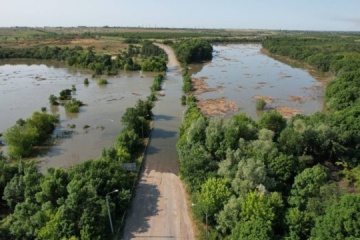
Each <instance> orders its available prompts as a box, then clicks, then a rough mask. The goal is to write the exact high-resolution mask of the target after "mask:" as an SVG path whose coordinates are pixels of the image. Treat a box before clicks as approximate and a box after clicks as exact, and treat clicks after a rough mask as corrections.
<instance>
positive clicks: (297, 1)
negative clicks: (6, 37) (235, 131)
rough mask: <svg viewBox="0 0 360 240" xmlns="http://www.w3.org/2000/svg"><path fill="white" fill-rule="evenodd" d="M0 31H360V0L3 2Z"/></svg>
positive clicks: (89, 0) (44, 0) (60, 0)
mask: <svg viewBox="0 0 360 240" xmlns="http://www.w3.org/2000/svg"><path fill="white" fill-rule="evenodd" d="M0 6H1V9H0V27H11V26H30V27H43V26H63V27H70V26H121V27H126V26H130V27H138V26H140V27H174V28H182V27H184V28H236V29H275V30H279V29H282V30H327V31H360V0H261V1H260V0H222V1H219V0H182V1H175V0H166V1H165V0H152V1H151V0H126V1H124V0H101V1H100V0H1V5H0Z"/></svg>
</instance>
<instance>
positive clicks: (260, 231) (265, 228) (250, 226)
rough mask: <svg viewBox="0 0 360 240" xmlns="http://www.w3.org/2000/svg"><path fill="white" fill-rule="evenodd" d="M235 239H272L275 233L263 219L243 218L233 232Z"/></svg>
mask: <svg viewBox="0 0 360 240" xmlns="http://www.w3.org/2000/svg"><path fill="white" fill-rule="evenodd" d="M230 239H233V240H238V239H242V240H253V239H257V240H271V239H273V233H272V229H271V227H270V226H269V225H268V224H267V223H266V221H265V220H262V219H250V220H247V221H244V220H241V221H240V222H239V223H238V224H237V225H236V227H235V228H234V229H233V231H232V233H231V237H230Z"/></svg>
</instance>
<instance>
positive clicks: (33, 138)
mask: <svg viewBox="0 0 360 240" xmlns="http://www.w3.org/2000/svg"><path fill="white" fill-rule="evenodd" d="M38 137H39V132H38V130H37V128H35V127H30V126H18V125H15V126H13V127H11V128H9V129H8V130H6V132H5V133H4V138H5V141H6V143H7V144H8V146H9V148H8V155H9V156H10V158H21V157H27V156H30V155H31V152H32V148H33V147H34V146H35V144H36V142H37V139H38Z"/></svg>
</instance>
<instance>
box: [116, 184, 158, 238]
mask: <svg viewBox="0 0 360 240" xmlns="http://www.w3.org/2000/svg"><path fill="white" fill-rule="evenodd" d="M159 196H160V192H159V190H158V189H157V188H156V186H155V185H153V184H149V183H144V182H142V181H141V182H139V185H138V187H137V191H136V197H135V201H134V202H133V204H132V207H131V209H132V211H130V212H129V214H128V216H129V217H128V219H131V220H134V221H135V222H131V221H128V222H126V228H127V230H128V231H126V232H128V233H130V234H129V235H127V236H123V238H122V239H124V240H125V239H126V240H128V239H133V238H135V236H136V235H137V234H140V233H144V232H147V231H148V229H149V228H150V225H149V223H148V220H149V218H150V217H151V216H155V215H157V214H158V213H159V209H158V205H157V202H158V200H159ZM134 209H136V212H133V210H134ZM139 213H141V214H139ZM133 214H137V215H136V216H131V215H133ZM130 216H131V217H130Z"/></svg>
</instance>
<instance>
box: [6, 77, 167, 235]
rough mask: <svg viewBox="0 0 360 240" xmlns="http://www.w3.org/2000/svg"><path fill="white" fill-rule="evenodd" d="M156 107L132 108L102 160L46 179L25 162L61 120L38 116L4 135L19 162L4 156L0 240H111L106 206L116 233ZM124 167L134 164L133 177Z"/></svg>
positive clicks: (144, 104)
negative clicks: (123, 165) (153, 109)
mask: <svg viewBox="0 0 360 240" xmlns="http://www.w3.org/2000/svg"><path fill="white" fill-rule="evenodd" d="M158 78H161V79H162V78H163V76H162V75H160V77H159V76H158V77H156V78H154V83H155V82H156V79H158ZM73 102H74V103H78V102H79V101H77V100H76V99H75V98H72V99H71V100H68V101H67V103H66V104H65V107H66V105H67V104H69V103H73ZM153 106H154V103H153V101H152V100H149V99H148V100H141V99H139V100H138V101H137V102H136V104H135V106H134V107H130V108H127V109H126V111H125V114H124V115H123V117H122V118H121V123H122V126H124V128H123V130H122V131H121V132H120V134H119V135H118V136H117V138H116V139H115V142H114V144H113V146H111V147H109V148H106V149H103V150H102V152H101V156H100V157H99V158H97V159H94V160H88V161H85V162H83V163H80V164H78V165H75V166H72V167H70V168H69V169H68V170H64V169H61V168H57V169H54V168H49V169H47V171H46V172H45V173H40V172H39V170H38V167H37V165H36V163H35V162H33V161H29V160H22V158H24V157H28V156H30V155H32V154H33V153H34V147H37V146H39V144H41V143H43V141H44V140H46V139H47V138H48V137H49V136H50V134H52V131H53V130H54V124H55V123H57V122H58V120H59V119H58V116H54V115H50V114H47V113H40V112H35V113H34V114H33V116H32V118H29V119H27V120H26V121H25V120H22V119H20V120H18V121H17V125H15V126H14V127H12V128H10V129H9V130H7V131H6V132H5V134H4V135H5V139H6V141H7V143H8V145H9V151H8V152H9V157H10V158H11V159H13V158H16V159H19V161H18V162H14V161H10V159H9V158H7V157H6V156H4V155H3V154H2V152H0V174H1V178H0V196H1V198H0V206H1V209H2V212H1V218H2V220H1V222H0V238H1V239H3V238H4V239H58V238H59V239H111V237H113V235H112V233H111V231H110V229H109V222H108V221H109V218H108V212H107V206H106V201H108V202H109V208H110V209H109V210H110V212H111V213H112V215H113V216H112V217H113V223H114V228H115V230H116V231H117V230H118V229H119V227H121V224H123V217H124V214H125V212H126V211H127V210H128V208H129V207H130V205H131V204H130V203H131V201H130V200H131V196H132V190H133V189H134V184H135V183H136V182H137V178H138V176H139V171H140V169H141V167H140V166H141V164H142V154H143V149H144V144H145V143H146V141H144V139H145V138H147V137H148V136H149V134H150V122H151V119H152V115H153V114H152V108H153ZM85 127H86V126H84V128H85ZM87 127H88V126H87ZM123 163H135V164H136V166H137V170H136V171H135V172H128V171H126V170H125V168H123V167H121V166H122V164H123ZM114 190H116V194H115V192H114ZM111 192H112V193H114V194H111V195H110V194H108V193H111Z"/></svg>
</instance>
